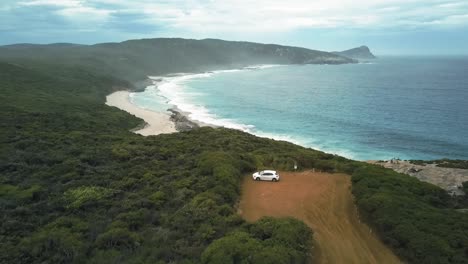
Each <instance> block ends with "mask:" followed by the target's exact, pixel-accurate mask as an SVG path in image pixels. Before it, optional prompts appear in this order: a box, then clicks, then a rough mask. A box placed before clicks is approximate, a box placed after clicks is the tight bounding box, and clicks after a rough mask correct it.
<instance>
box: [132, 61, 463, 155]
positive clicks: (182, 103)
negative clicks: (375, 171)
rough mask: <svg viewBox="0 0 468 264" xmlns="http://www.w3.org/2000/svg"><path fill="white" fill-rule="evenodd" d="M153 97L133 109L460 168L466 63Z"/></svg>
mask: <svg viewBox="0 0 468 264" xmlns="http://www.w3.org/2000/svg"><path fill="white" fill-rule="evenodd" d="M160 88H161V89H160V90H158V89H156V88H153V89H147V91H145V92H144V93H139V94H135V95H134V98H133V101H134V102H135V103H136V104H137V105H140V106H143V107H147V108H152V109H155V110H161V109H164V108H167V106H168V105H167V104H169V105H177V106H178V107H179V108H181V109H182V110H184V111H187V112H191V113H192V114H191V117H192V118H194V119H198V120H201V121H205V122H208V123H214V124H217V125H225V126H228V127H234V128H238V129H243V130H246V131H248V132H250V133H253V134H257V135H260V136H268V137H274V138H277V139H284V140H289V141H292V142H295V143H298V144H300V145H303V146H307V147H313V148H317V149H320V150H323V151H326V152H330V153H336V154H340V155H343V156H346V157H349V158H354V159H358V160H367V159H390V158H393V157H396V158H401V159H438V158H445V157H446V158H462V159H468V136H467V135H468V117H467V114H468V57H464V58H456V57H406V58H403V57H386V58H379V59H377V60H375V61H373V62H372V63H369V64H349V65H302V66H279V67H271V68H264V69H251V70H241V71H231V72H216V73H211V74H202V75H198V76H189V77H186V78H183V79H180V78H179V79H177V78H175V79H168V80H167V81H166V83H165V84H164V85H162V86H160ZM161 102H164V103H161Z"/></svg>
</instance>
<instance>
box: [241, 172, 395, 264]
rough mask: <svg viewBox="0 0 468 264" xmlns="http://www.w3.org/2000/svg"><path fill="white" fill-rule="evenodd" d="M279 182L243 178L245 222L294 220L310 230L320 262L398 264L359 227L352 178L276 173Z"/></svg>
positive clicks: (366, 227) (302, 173)
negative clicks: (280, 218) (351, 187)
mask: <svg viewBox="0 0 468 264" xmlns="http://www.w3.org/2000/svg"><path fill="white" fill-rule="evenodd" d="M280 175H281V181H280V182H277V183H273V182H263V181H262V182H258V181H253V180H252V179H251V178H250V177H246V179H245V180H244V183H243V187H242V192H243V193H242V197H241V201H240V204H239V213H240V214H241V215H242V216H243V217H244V218H245V219H246V220H247V221H255V220H257V219H259V218H260V217H262V216H275V217H283V216H293V217H296V218H298V219H301V220H302V221H304V222H305V223H306V224H307V225H309V226H310V227H311V228H312V229H313V230H314V240H315V241H316V245H315V249H314V254H315V255H316V259H317V260H318V263H327V264H328V263H359V264H364V263H379V264H380V263H400V261H399V260H398V258H397V257H396V256H395V255H394V254H393V253H392V252H391V251H390V250H389V249H388V248H387V247H386V246H384V245H383V243H382V242H381V241H380V240H378V239H377V238H376V236H375V235H374V234H373V233H371V232H370V229H369V227H368V226H367V225H365V224H363V223H360V221H359V219H358V215H357V211H356V207H355V205H354V203H353V198H352V195H351V191H350V185H351V181H350V177H349V176H348V175H344V174H327V173H314V172H301V173H285V172H283V173H280Z"/></svg>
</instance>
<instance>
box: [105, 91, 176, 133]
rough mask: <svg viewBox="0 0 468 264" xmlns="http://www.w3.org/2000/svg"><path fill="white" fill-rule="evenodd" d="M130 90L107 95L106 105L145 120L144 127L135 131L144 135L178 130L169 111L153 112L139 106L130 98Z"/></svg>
mask: <svg viewBox="0 0 468 264" xmlns="http://www.w3.org/2000/svg"><path fill="white" fill-rule="evenodd" d="M129 95H130V92H128V91H118V92H115V93H112V94H110V95H108V96H107V97H106V105H109V106H115V107H117V108H119V109H121V110H124V111H126V112H128V113H130V114H132V115H134V116H136V117H139V118H141V119H143V120H145V122H146V125H145V127H144V128H142V129H139V130H136V131H134V132H135V133H138V134H140V135H143V136H150V135H159V134H168V133H174V132H177V130H176V129H175V125H174V123H173V122H172V121H171V120H170V115H169V113H161V112H153V111H149V110H146V109H143V108H139V107H137V106H135V105H134V104H132V103H131V102H130V100H129Z"/></svg>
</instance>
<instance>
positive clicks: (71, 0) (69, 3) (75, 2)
mask: <svg viewBox="0 0 468 264" xmlns="http://www.w3.org/2000/svg"><path fill="white" fill-rule="evenodd" d="M82 2H83V1H80V0H30V1H22V2H19V3H18V5H20V6H57V7H79V6H81V5H82Z"/></svg>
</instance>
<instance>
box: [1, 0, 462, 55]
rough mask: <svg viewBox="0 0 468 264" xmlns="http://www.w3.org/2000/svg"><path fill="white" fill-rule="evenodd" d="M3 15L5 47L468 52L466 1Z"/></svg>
mask: <svg viewBox="0 0 468 264" xmlns="http://www.w3.org/2000/svg"><path fill="white" fill-rule="evenodd" d="M0 17H1V21H2V22H1V24H0V45H4V44H13V43H55V42H68V43H70V42H71V43H80V44H93V43H99V42H115V41H116V42H119V41H124V40H127V39H136V38H155V37H184V38H196V39H202V38H221V39H226V40H240V41H253V42H262V43H277V44H283V45H294V46H301V47H306V48H312V49H319V50H325V51H334V50H344V49H347V48H351V47H356V46H360V45H363V44H365V45H368V46H369V47H371V48H372V50H373V51H374V52H375V53H376V54H378V55H383V54H468V45H466V43H468V2H467V1H465V0H412V1H407V0H319V1H308V0H291V1H269V0H258V1H255V4H253V2H252V1H247V0H240V1H209V0H195V1H188V0H180V1H147V0H135V1H127V0H3V1H1V2H0Z"/></svg>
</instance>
